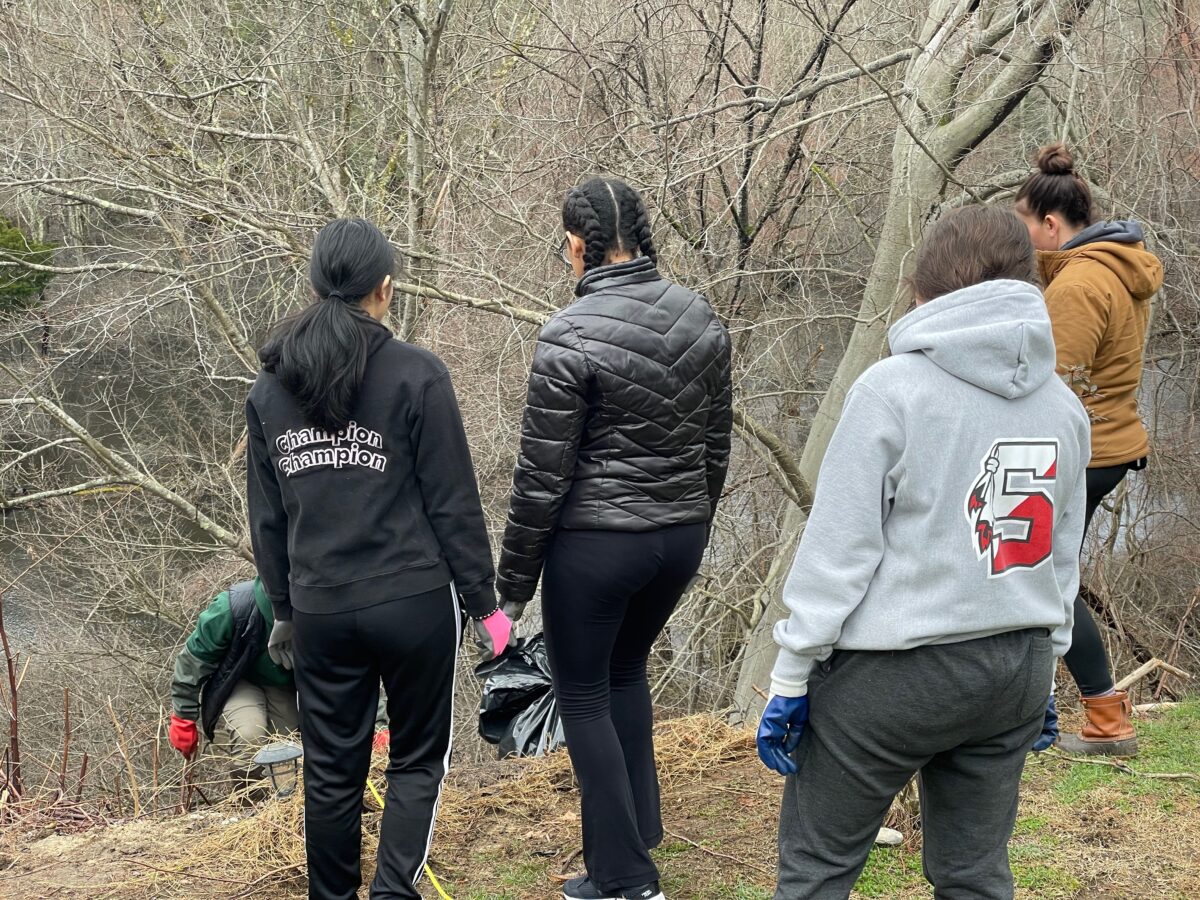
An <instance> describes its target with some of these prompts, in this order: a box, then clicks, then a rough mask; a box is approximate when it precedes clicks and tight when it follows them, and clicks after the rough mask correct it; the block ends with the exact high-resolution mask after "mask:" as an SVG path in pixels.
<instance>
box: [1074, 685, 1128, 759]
mask: <svg viewBox="0 0 1200 900" xmlns="http://www.w3.org/2000/svg"><path fill="white" fill-rule="evenodd" d="M1080 699H1081V700H1082V701H1083V710H1084V712H1086V713H1087V724H1086V725H1084V726H1083V731H1082V732H1080V733H1079V734H1064V735H1063V736H1062V737H1060V738H1059V739H1058V749H1059V750H1062V751H1063V752H1064V753H1071V754H1074V755H1076V756H1093V755H1102V756H1137V752H1138V745H1137V733H1136V732H1134V730H1133V723H1132V722H1130V721H1129V715H1130V713H1132V712H1133V704H1131V703H1130V702H1129V694H1128V693H1126V692H1125V691H1117V692H1116V693H1115V694H1109V695H1108V696H1107V697H1082V698H1080Z"/></svg>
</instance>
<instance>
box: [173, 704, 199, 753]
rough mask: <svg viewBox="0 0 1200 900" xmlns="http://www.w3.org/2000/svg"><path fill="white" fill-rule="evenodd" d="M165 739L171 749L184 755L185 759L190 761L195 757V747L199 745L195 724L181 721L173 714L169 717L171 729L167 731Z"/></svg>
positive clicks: (185, 720)
mask: <svg viewBox="0 0 1200 900" xmlns="http://www.w3.org/2000/svg"><path fill="white" fill-rule="evenodd" d="M167 739H168V740H169V741H170V742H171V746H172V747H174V748H175V749H176V750H178V751H179V752H180V753H182V754H183V755H184V758H185V759H191V758H192V757H193V756H195V755H196V745H197V744H199V743H200V735H199V734H197V733H196V723H195V722H189V721H188V720H187V719H181V718H179V716H176V715H174V714H172V716H171V728H170V730H169V731H167Z"/></svg>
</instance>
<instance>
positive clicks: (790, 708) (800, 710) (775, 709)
mask: <svg viewBox="0 0 1200 900" xmlns="http://www.w3.org/2000/svg"><path fill="white" fill-rule="evenodd" d="M807 721H808V697H807V696H805V697H772V698H771V699H770V700H769V701H768V702H767V708H766V709H764V710H763V714H762V720H761V721H760V722H759V723H758V758H759V759H761V760H762V762H763V765H764V766H766V767H767V768H768V769H772V770H774V771H776V772H778V773H779V774H780V775H795V774H796V763H795V761H794V760H793V759H792V754H793V753H795V752H796V748H797V747H799V746H800V737H801V736H802V735H803V734H804V724H805V723H806V722H807Z"/></svg>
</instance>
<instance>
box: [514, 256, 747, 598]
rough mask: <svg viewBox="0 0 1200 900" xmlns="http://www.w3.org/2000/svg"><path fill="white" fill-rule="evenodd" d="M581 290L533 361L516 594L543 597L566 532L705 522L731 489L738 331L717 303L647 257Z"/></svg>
mask: <svg viewBox="0 0 1200 900" xmlns="http://www.w3.org/2000/svg"><path fill="white" fill-rule="evenodd" d="M580 293H581V294H582V295H583V296H581V297H580V299H578V300H576V301H575V302H574V303H573V304H571V305H570V306H568V307H567V308H566V309H564V310H562V311H560V312H559V313H556V314H555V315H554V316H553V317H552V318H551V319H550V321H549V322H548V323H547V324H546V326H545V327H544V328H543V331H542V334H541V336H540V339H539V345H538V348H537V350H536V352H535V354H534V363H533V371H532V372H531V374H530V379H529V397H528V405H527V408H526V413H525V421H524V425H523V427H522V442H521V453H520V457H519V459H518V463H517V468H516V471H515V473H514V477H513V498H512V505H511V512H510V515H509V521H508V523H507V527H506V529H505V535H504V543H503V550H502V554H501V562H500V578H499V582H500V584H501V585H502V586H504V587H503V590H504V591H507V592H508V593H507V595H506V596H507V598H508V599H515V600H528V599H529V597H531V596H532V593H533V590H534V588H535V587H536V584H537V580H538V577H539V575H540V571H541V566H542V561H543V559H544V556H545V550H546V547H547V544H548V542H549V541H550V540H552V536H553V532H554V531H555V530H556V529H557V528H559V527H566V528H615V529H618V530H626V531H644V530H649V529H654V528H661V527H665V526H667V525H677V524H686V523H691V522H702V521H707V520H708V519H709V517H710V516H711V511H712V507H713V504H714V503H715V501H716V499H717V497H719V495H720V491H721V487H722V485H723V484H724V480H725V467H726V466H727V464H728V455H729V431H730V428H731V417H732V413H731V410H730V387H729V336H728V334H727V332H726V331H725V329H724V328H723V327H722V326H721V324H720V322H719V321H718V320H717V318H716V316H715V314H714V313H713V311H712V308H711V307H710V306H709V304H708V301H707V300H705V299H704V298H703V297H702V296H700V295H699V294H696V293H694V292H692V291H689V290H687V289H686V288H682V287H679V286H676V285H672V284H671V283H670V282H667V281H665V280H664V279H662V278H660V277H657V274H656V273H655V272H654V270H653V267H652V266H650V265H649V262H648V261H647V260H644V259H643V260H637V261H634V262H632V263H621V264H617V265H614V266H609V267H605V269H603V270H596V271H595V272H592V273H589V274H588V275H587V276H585V278H584V279H583V280H582V281H581V282H580ZM585 397H586V398H587V399H586V405H585V403H582V402H581V400H583V398H585ZM581 415H582V416H586V418H584V419H583V420H582V421H581V419H580V417H581Z"/></svg>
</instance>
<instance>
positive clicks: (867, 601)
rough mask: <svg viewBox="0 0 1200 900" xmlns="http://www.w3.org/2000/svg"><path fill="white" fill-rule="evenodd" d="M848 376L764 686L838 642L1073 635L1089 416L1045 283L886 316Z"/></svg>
mask: <svg viewBox="0 0 1200 900" xmlns="http://www.w3.org/2000/svg"><path fill="white" fill-rule="evenodd" d="M889 341H890V344H891V349H892V353H893V354H894V355H893V356H892V357H890V358H889V359H885V360H883V361H881V362H879V363H876V364H875V365H874V366H872V367H871V368H870V369H868V370H867V371H866V372H865V373H864V374H863V375H862V377H860V378H859V379H858V381H857V382H855V384H854V386H853V387H852V388H851V390H850V392H849V393H848V394H847V397H846V403H845V408H844V410H843V412H842V418H841V420H840V422H839V424H838V427H837V429H836V431H835V433H834V436H833V439H832V440H831V442H830V445H829V449H828V451H827V452H826V454H825V459H824V461H823V463H822V466H821V473H820V476H819V478H818V480H817V487H816V493H815V501H814V503H813V508H812V511H811V513H810V515H809V519H808V524H807V527H806V528H805V531H804V535H803V537H802V539H801V542H800V546H799V548H798V550H797V552H796V557H795V560H794V562H793V564H792V569H791V572H790V574H789V576H788V579H787V583H786V585H785V587H784V597H783V598H784V602H785V604H786V605H787V607H788V609H789V610H790V613H791V614H790V616H789V617H788V618H787V619H784V620H783V621H781V622H779V623H778V624H777V625H776V626H775V640H776V642H777V643H778V644H779V646H780V650H779V656H778V659H777V660H776V663H775V669H774V671H773V673H772V684H771V689H772V692H773V693H775V694H778V695H782V696H793V697H794V696H800V695H802V694H804V693H806V692H807V682H808V674H809V671H810V669H811V667H812V665H813V663H814V662H818V661H821V660H824V659H826V658H827V657H828V656H829V654H830V653H832V652H833V650H835V649H846V650H881V651H882V650H906V649H910V648H913V647H919V646H923V645H927V644H948V643H955V642H958V641H966V640H972V639H975V638H981V637H987V636H989V635H993V634H1000V633H1003V632H1006V631H1014V630H1018V629H1024V628H1046V629H1047V630H1048V631H1050V632H1051V634H1052V637H1053V641H1054V648H1055V652H1056V653H1057V654H1058V655H1062V654H1063V653H1065V652H1066V650H1067V648H1068V647H1069V646H1070V636H1071V625H1072V609H1073V603H1074V599H1075V594H1076V591H1077V590H1078V587H1079V547H1080V544H1081V542H1082V537H1083V514H1084V501H1085V481H1084V473H1085V469H1086V466H1087V463H1088V457H1089V452H1090V450H1089V448H1090V443H1089V430H1088V421H1087V416H1086V415H1085V413H1084V411H1083V409H1082V407H1081V406H1080V404H1079V401H1078V400H1077V399H1076V397H1075V395H1074V394H1073V393H1072V392H1071V391H1070V389H1068V388H1067V387H1066V385H1064V384H1063V382H1062V381H1061V380H1060V379H1058V378H1056V377H1055V374H1054V365H1055V357H1054V342H1053V338H1052V334H1051V328H1050V320H1049V317H1048V316H1047V314H1046V308H1045V304H1044V301H1043V299H1042V295H1041V293H1040V292H1039V291H1038V290H1037V288H1035V287H1034V286H1032V285H1030V284H1026V283H1024V282H1016V281H990V282H985V283H983V284H979V285H975V286H972V287H970V288H966V289H964V290H961V291H956V292H954V293H952V294H948V295H946V296H944V297H939V298H937V299H936V300H933V301H931V302H929V303H926V304H924V305H922V306H921V307H919V308H918V309H917V310H915V311H914V312H912V313H909V314H908V315H907V316H905V317H904V318H903V319H901V320H900V321H899V322H897V323H896V324H895V325H894V326H893V327H892V329H891V331H890V333H889Z"/></svg>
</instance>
